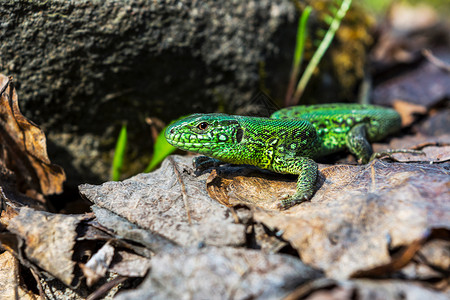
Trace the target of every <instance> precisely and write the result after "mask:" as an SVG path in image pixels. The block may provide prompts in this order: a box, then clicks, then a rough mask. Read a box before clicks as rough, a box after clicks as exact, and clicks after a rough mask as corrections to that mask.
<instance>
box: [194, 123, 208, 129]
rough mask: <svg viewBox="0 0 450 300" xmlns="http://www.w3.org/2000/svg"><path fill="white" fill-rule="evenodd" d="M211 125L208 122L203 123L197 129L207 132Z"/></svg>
mask: <svg viewBox="0 0 450 300" xmlns="http://www.w3.org/2000/svg"><path fill="white" fill-rule="evenodd" d="M208 126H209V124H208V123H206V122H201V123H200V124H198V125H197V128H198V129H200V130H205V129H206V128H208Z"/></svg>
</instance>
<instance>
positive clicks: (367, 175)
mask: <svg viewBox="0 0 450 300" xmlns="http://www.w3.org/2000/svg"><path fill="white" fill-rule="evenodd" d="M449 168H450V164H440V165H424V164H400V163H392V164H386V163H383V162H381V161H376V162H375V163H374V164H373V165H368V166H347V167H346V168H342V167H330V168H327V169H325V170H324V171H322V173H323V175H324V176H325V180H324V182H323V184H322V186H321V187H320V189H319V190H318V191H317V192H316V194H315V196H314V197H313V198H312V200H311V201H310V202H305V203H303V204H301V205H297V206H295V207H293V208H291V209H290V210H288V211H286V212H274V211H272V212H269V211H263V210H261V209H256V210H255V214H254V218H255V220H256V221H259V222H261V223H263V224H265V225H266V226H268V227H269V228H272V229H273V230H275V229H276V230H278V232H279V233H280V234H281V233H282V237H283V238H284V239H285V240H287V241H289V242H290V243H291V245H292V246H293V247H294V248H296V249H297V250H298V252H299V255H300V257H301V258H302V260H303V261H304V262H306V263H309V264H311V265H313V266H315V267H317V268H321V269H323V270H325V272H326V273H327V275H329V276H331V277H334V278H347V277H348V276H350V275H351V274H353V273H355V272H357V271H362V270H368V269H371V268H374V267H376V266H380V265H385V264H388V263H389V262H390V261H391V258H390V254H389V249H390V247H399V246H405V245H410V244H411V243H413V242H414V241H415V240H417V239H420V238H422V236H423V235H424V234H425V232H427V231H428V230H430V229H433V228H445V229H450V222H449V220H450V203H449V202H448V199H449V198H450V181H449V179H448V178H449V177H448V170H449Z"/></svg>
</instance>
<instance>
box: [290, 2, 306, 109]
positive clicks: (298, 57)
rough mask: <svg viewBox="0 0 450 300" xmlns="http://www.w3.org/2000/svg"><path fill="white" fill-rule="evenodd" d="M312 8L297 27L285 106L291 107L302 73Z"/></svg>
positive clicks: (303, 13) (299, 20)
mask: <svg viewBox="0 0 450 300" xmlns="http://www.w3.org/2000/svg"><path fill="white" fill-rule="evenodd" d="M311 11H312V7H311V6H307V7H306V8H305V9H304V10H303V12H302V15H301V16H300V18H299V19H298V27H297V40H296V43H295V51H294V60H293V62H292V70H291V77H290V79H289V85H288V89H287V91H286V99H285V105H286V106H289V104H290V101H291V99H292V94H293V93H294V87H295V83H296V82H297V78H298V74H299V73H300V68H301V64H302V60H303V53H304V51H305V40H306V35H307V27H306V25H307V23H308V19H309V15H310V14H311Z"/></svg>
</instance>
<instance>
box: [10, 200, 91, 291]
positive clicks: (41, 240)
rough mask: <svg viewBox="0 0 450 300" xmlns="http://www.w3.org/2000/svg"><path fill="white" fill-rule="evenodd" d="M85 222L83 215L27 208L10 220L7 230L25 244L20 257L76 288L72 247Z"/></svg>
mask: <svg viewBox="0 0 450 300" xmlns="http://www.w3.org/2000/svg"><path fill="white" fill-rule="evenodd" d="M85 219H86V216H83V215H61V214H51V213H48V212H42V211H35V210H33V209H30V208H26V207H24V208H21V209H20V211H19V214H18V215H17V216H16V217H14V218H13V219H11V220H10V222H9V224H8V227H7V229H8V230H9V231H10V232H11V233H14V234H16V235H17V237H18V238H19V239H20V240H23V241H24V245H23V254H21V253H18V255H19V256H22V257H23V258H24V259H26V260H29V261H31V262H32V263H34V264H36V265H37V266H39V267H40V268H42V269H44V270H45V271H47V272H48V273H50V274H52V275H53V276H55V277H56V278H58V279H59V280H61V281H62V282H64V283H65V284H66V285H68V286H72V287H74V286H76V285H77V283H78V281H77V280H78V278H76V277H75V276H74V269H75V265H76V262H75V261H74V260H73V252H74V251H73V247H74V245H75V240H76V237H77V235H78V234H77V226H78V224H79V223H80V222H81V221H82V220H85ZM22 263H26V261H22Z"/></svg>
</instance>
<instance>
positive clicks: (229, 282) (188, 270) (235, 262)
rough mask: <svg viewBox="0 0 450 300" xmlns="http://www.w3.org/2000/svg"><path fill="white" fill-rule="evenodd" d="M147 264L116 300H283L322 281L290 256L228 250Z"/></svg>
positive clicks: (160, 257) (185, 253)
mask: <svg viewBox="0 0 450 300" xmlns="http://www.w3.org/2000/svg"><path fill="white" fill-rule="evenodd" d="M151 264H152V267H151V270H150V272H149V274H148V275H147V278H146V279H145V280H144V282H143V283H142V284H141V285H140V286H139V287H138V288H137V289H135V290H133V291H126V292H123V293H120V294H118V295H117V296H116V299H118V300H124V299H183V298H185V297H186V295H189V298H191V299H281V297H282V296H284V295H285V294H286V293H289V292H290V291H292V290H293V289H294V288H295V287H296V286H298V285H301V284H304V283H305V282H308V281H310V280H313V279H316V278H319V277H321V276H322V273H321V272H319V271H317V270H314V269H313V268H310V267H308V266H305V265H304V264H303V263H302V262H301V261H300V260H299V259H297V258H294V257H292V256H290V255H285V254H264V253H262V252H260V251H256V250H250V249H243V248H231V247H220V248H217V247H206V248H202V249H198V248H189V249H178V251H174V252H172V253H159V254H157V255H155V256H154V257H153V258H152V260H151Z"/></svg>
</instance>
